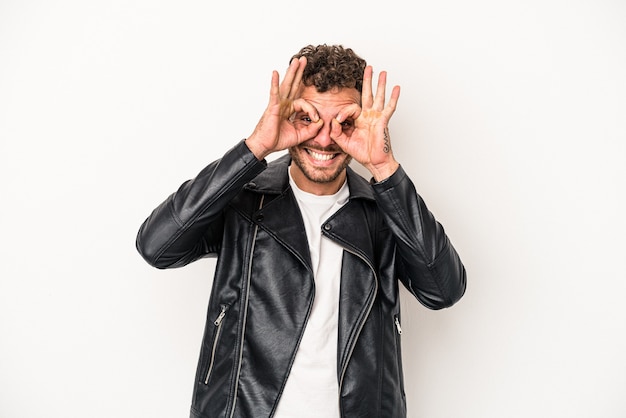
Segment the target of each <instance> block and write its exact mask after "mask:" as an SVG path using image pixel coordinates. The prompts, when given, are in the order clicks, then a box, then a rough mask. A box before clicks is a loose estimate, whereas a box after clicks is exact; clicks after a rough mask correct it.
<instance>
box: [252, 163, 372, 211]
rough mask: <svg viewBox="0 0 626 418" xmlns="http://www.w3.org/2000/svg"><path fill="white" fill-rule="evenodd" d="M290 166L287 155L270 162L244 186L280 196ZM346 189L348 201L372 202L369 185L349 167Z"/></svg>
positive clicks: (283, 190)
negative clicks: (348, 191) (348, 190)
mask: <svg viewBox="0 0 626 418" xmlns="http://www.w3.org/2000/svg"><path fill="white" fill-rule="evenodd" d="M290 164H291V156H290V155H289V154H286V155H283V156H282V157H280V158H278V159H276V160H274V161H272V162H270V163H269V164H268V165H267V168H266V169H265V170H264V171H263V172H262V173H261V174H259V175H258V176H256V177H255V179H254V180H253V181H252V182H250V183H248V185H247V186H246V188H247V189H249V190H254V191H257V192H260V193H267V194H282V193H285V192H286V191H287V190H288V189H289V188H290V186H289V175H288V173H287V170H288V169H289V165H290ZM347 178H348V188H349V189H350V199H355V198H356V199H367V200H374V192H373V190H372V187H371V185H370V183H368V181H367V180H365V179H364V178H363V177H362V176H361V175H359V174H358V173H356V172H355V171H354V170H353V169H352V168H351V167H348V168H347Z"/></svg>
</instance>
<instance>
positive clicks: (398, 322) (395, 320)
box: [393, 316, 402, 334]
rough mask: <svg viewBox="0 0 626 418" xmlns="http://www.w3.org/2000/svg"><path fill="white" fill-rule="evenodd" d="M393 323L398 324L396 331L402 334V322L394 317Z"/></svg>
mask: <svg viewBox="0 0 626 418" xmlns="http://www.w3.org/2000/svg"><path fill="white" fill-rule="evenodd" d="M393 322H394V323H395V324H396V329H397V330H398V334H402V328H401V327H400V320H399V319H398V317H397V316H394V317H393Z"/></svg>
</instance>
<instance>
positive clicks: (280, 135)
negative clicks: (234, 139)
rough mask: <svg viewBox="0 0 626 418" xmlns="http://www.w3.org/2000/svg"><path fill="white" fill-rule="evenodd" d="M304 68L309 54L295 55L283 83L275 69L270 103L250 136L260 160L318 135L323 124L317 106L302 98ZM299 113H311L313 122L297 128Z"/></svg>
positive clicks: (252, 147)
mask: <svg viewBox="0 0 626 418" xmlns="http://www.w3.org/2000/svg"><path fill="white" fill-rule="evenodd" d="M304 67H306V58H305V57H300V59H296V58H294V59H293V60H292V61H291V63H290V64H289V68H288V69H287V73H286V74H285V79H284V80H283V82H282V83H280V84H279V76H278V72H277V71H273V72H272V85H271V88H270V100H269V104H268V105H267V108H266V109H265V112H264V113H263V116H261V120H259V123H258V124H257V125H256V127H255V128H254V132H253V133H252V135H250V136H249V137H248V138H247V139H246V145H247V146H248V148H249V149H250V151H252V153H253V154H254V155H255V156H256V157H257V159H259V160H263V159H264V158H265V157H267V156H268V155H269V154H271V153H272V152H276V151H281V150H284V149H287V148H290V147H293V146H295V145H298V144H299V143H301V142H304V141H306V140H307V139H310V138H312V137H314V136H315V135H316V134H317V131H319V129H320V128H321V127H322V125H323V121H322V120H321V119H320V117H319V115H318V114H317V110H316V109H315V107H314V106H313V105H311V104H310V103H308V102H307V101H305V100H302V99H299V98H298V97H299V95H300V87H301V82H302V73H303V72H304ZM295 112H305V113H307V114H308V115H309V117H310V118H311V120H312V121H313V123H311V124H310V125H308V126H306V127H305V128H298V129H296V128H295V127H294V125H293V123H292V121H290V120H289V118H290V117H291V115H293V114H294V113H295Z"/></svg>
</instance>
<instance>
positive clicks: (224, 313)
mask: <svg viewBox="0 0 626 418" xmlns="http://www.w3.org/2000/svg"><path fill="white" fill-rule="evenodd" d="M225 316H226V305H222V311H221V312H220V314H219V315H218V316H217V318H216V319H215V321H213V324H215V326H216V327H219V326H220V324H221V323H222V319H224V317H225Z"/></svg>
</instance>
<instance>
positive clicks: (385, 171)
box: [367, 160, 400, 183]
mask: <svg viewBox="0 0 626 418" xmlns="http://www.w3.org/2000/svg"><path fill="white" fill-rule="evenodd" d="M398 167H400V163H398V162H397V161H396V160H393V161H389V162H387V163H384V164H379V165H370V166H368V167H367V169H368V170H369V172H370V173H371V174H372V177H373V178H374V180H375V181H376V182H377V183H379V182H381V181H383V180H386V179H388V178H389V177H391V176H392V175H393V173H395V172H396V171H397V170H398Z"/></svg>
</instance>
